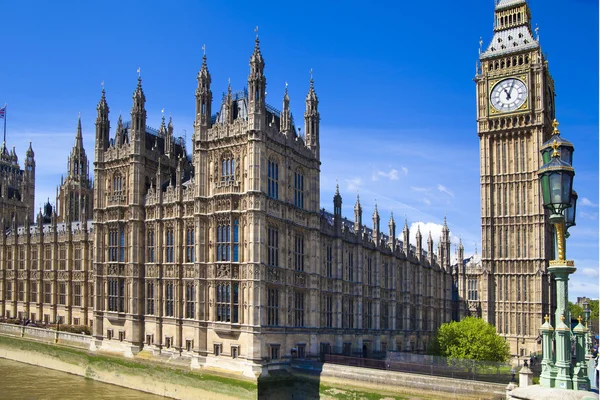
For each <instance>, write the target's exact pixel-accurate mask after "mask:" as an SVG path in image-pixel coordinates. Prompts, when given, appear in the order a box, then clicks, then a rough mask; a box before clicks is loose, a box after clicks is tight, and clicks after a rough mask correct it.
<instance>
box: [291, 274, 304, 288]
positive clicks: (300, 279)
mask: <svg viewBox="0 0 600 400" xmlns="http://www.w3.org/2000/svg"><path fill="white" fill-rule="evenodd" d="M294 284H295V285H296V286H300V287H305V286H306V275H304V274H301V273H296V275H295V277H294Z"/></svg>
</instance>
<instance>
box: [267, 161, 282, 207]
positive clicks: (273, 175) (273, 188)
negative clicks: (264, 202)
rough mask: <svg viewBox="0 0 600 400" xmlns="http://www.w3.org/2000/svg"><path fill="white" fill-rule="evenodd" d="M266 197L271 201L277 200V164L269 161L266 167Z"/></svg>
mask: <svg viewBox="0 0 600 400" xmlns="http://www.w3.org/2000/svg"><path fill="white" fill-rule="evenodd" d="M267 186H268V188H267V195H268V196H269V197H270V198H272V199H276V200H277V199H279V164H278V163H277V161H275V160H274V159H270V160H269V163H268V166H267Z"/></svg>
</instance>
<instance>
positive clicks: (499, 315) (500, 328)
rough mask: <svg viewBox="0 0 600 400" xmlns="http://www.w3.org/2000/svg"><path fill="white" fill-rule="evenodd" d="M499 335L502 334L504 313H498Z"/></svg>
mask: <svg viewBox="0 0 600 400" xmlns="http://www.w3.org/2000/svg"><path fill="white" fill-rule="evenodd" d="M497 328H498V333H500V332H502V313H498V327H497Z"/></svg>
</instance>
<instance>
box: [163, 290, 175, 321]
mask: <svg viewBox="0 0 600 400" xmlns="http://www.w3.org/2000/svg"><path fill="white" fill-rule="evenodd" d="M174 315H175V284H174V283H173V282H167V283H166V284H165V316H166V317H172V316H174Z"/></svg>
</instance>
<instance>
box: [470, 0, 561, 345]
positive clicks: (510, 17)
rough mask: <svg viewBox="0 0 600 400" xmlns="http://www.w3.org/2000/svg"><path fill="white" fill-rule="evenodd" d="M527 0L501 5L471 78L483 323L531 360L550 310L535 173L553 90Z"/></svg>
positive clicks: (544, 228) (546, 245)
mask: <svg viewBox="0 0 600 400" xmlns="http://www.w3.org/2000/svg"><path fill="white" fill-rule="evenodd" d="M535 36H536V37H535V38H534V35H533V32H532V29H531V13H530V8H529V5H528V4H527V2H526V0H499V1H497V2H496V6H495V18H494V36H493V38H492V40H491V42H490V44H489V45H488V47H487V48H486V49H481V50H480V55H479V62H478V64H477V75H476V77H475V83H476V89H477V132H478V134H479V146H480V176H481V230H482V232H481V233H482V268H483V274H482V282H481V287H480V289H481V292H482V300H483V301H482V316H483V318H484V319H486V320H487V321H488V322H489V323H491V324H493V325H495V326H496V329H497V331H498V333H499V334H501V335H502V336H504V337H506V339H507V341H508V343H509V344H510V349H511V353H512V354H515V355H529V354H530V353H531V352H535V351H537V350H539V349H541V345H539V344H538V343H537V341H536V338H537V336H538V327H539V326H540V325H541V324H542V323H543V316H544V315H545V314H548V313H549V312H550V310H551V309H553V307H552V305H553V304H554V298H555V294H554V282H553V279H552V277H551V275H550V273H549V272H548V269H547V268H548V260H550V259H552V258H553V252H554V249H553V243H552V230H551V227H550V225H549V224H548V222H547V219H546V218H545V217H544V208H543V206H542V201H541V198H540V188H539V183H538V179H537V173H536V172H537V170H538V169H539V167H540V166H541V165H542V162H541V157H540V153H539V149H540V146H541V145H542V143H544V142H545V141H546V140H548V139H549V138H550V136H551V134H552V129H553V128H552V121H553V119H554V82H553V80H552V77H551V76H550V72H549V70H548V62H547V61H546V59H545V57H544V55H543V53H542V49H541V47H540V43H539V36H538V35H537V29H536V34H535Z"/></svg>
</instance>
